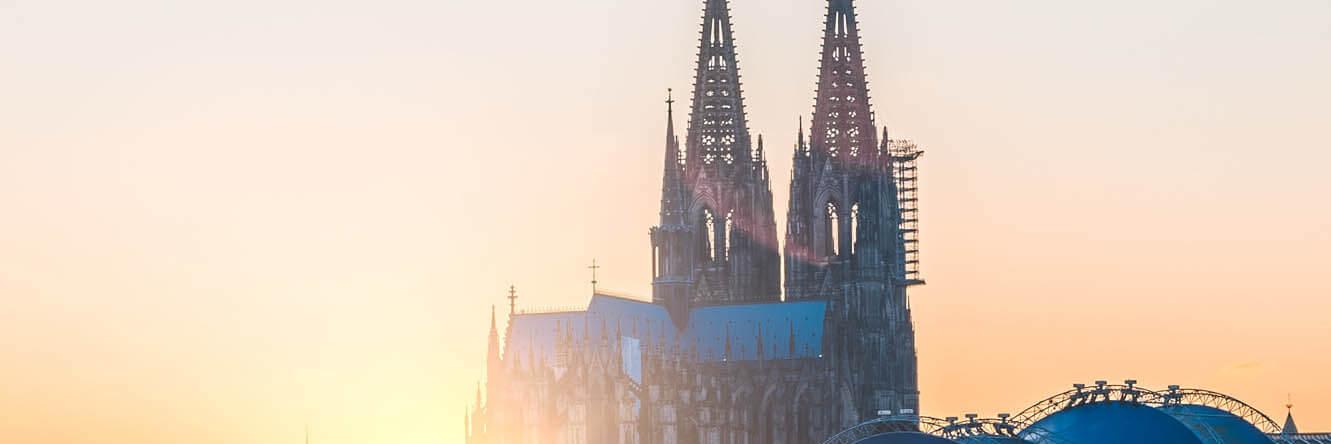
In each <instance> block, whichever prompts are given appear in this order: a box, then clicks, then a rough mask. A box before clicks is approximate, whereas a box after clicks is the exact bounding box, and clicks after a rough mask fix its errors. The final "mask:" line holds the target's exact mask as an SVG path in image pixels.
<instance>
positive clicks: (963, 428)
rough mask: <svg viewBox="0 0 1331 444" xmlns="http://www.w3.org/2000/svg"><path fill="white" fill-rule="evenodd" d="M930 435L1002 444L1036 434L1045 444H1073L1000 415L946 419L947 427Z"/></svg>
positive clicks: (1041, 429)
mask: <svg viewBox="0 0 1331 444" xmlns="http://www.w3.org/2000/svg"><path fill="white" fill-rule="evenodd" d="M928 433H930V434H932V435H935V436H938V437H941V438H947V439H950V440H953V441H961V440H967V439H968V440H973V441H975V442H981V443H983V442H990V441H992V442H1001V441H1002V440H1006V439H1016V440H1021V441H1027V439H1026V437H1028V436H1030V435H1032V434H1034V435H1035V436H1039V437H1041V439H1042V440H1044V441H1045V442H1052V443H1056V444H1071V443H1069V442H1068V441H1067V440H1064V439H1061V438H1059V437H1058V435H1057V434H1054V433H1053V432H1051V431H1049V430H1045V429H1044V428H1041V427H1032V426H1031V425H1030V424H1028V423H1023V422H1019V421H1016V420H1013V419H1012V418H1010V417H1006V416H1004V415H999V417H998V418H977V417H974V416H971V415H968V416H967V419H965V420H961V421H958V420H957V419H956V418H952V417H949V418H947V419H946V423H945V425H943V426H942V427H938V428H937V429H934V430H930V431H929V432H928Z"/></svg>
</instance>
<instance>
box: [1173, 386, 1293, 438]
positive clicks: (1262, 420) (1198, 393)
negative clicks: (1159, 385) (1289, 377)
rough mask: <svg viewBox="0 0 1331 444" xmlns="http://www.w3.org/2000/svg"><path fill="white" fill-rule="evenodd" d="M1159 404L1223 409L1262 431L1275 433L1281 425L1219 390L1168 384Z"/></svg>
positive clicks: (1278, 431)
mask: <svg viewBox="0 0 1331 444" xmlns="http://www.w3.org/2000/svg"><path fill="white" fill-rule="evenodd" d="M1160 396H1161V404H1160V405H1164V406H1171V405H1200V406H1205V407H1211V408H1214V409H1218V410H1223V411H1225V412H1228V413H1229V414H1231V415H1234V416H1237V417H1239V418H1243V420H1244V421H1247V422H1248V423H1249V424H1252V425H1253V426H1256V427H1257V428H1258V429H1259V430H1261V431H1262V433H1266V434H1275V433H1280V430H1281V426H1280V424H1279V423H1277V422H1276V421H1275V420H1273V419H1271V417H1270V416H1266V414H1265V413H1262V411H1261V410H1257V408H1256V407H1253V406H1251V405H1248V403H1245V402H1243V401H1240V400H1238V399H1237V398H1234V397H1232V396H1229V395H1226V394H1224V393H1220V392H1214V391H1210V390H1204V389H1191V388H1180V387H1178V386H1170V387H1169V390H1167V391H1164V392H1161V393H1160Z"/></svg>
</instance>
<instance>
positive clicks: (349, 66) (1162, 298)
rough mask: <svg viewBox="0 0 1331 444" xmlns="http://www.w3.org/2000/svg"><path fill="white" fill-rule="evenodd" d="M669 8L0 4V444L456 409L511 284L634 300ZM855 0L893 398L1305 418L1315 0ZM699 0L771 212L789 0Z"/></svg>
mask: <svg viewBox="0 0 1331 444" xmlns="http://www.w3.org/2000/svg"><path fill="white" fill-rule="evenodd" d="M700 4H701V2H695V1H684V2H630V3H621V2H612V1H608V0H588V1H579V2H541V1H534V0H514V1H509V2H460V1H443V2H440V1H424V0H412V1H390V2H380V3H376V4H373V5H370V4H367V3H358V2H346V1H322V2H314V1H308V0H281V1H265V2H259V1H252V0H241V1H235V2H226V3H216V4H205V3H181V2H166V1H158V0H127V1H123V2H114V3H103V2H88V1H75V0H55V1H43V2H32V1H26V0H9V1H0V54H3V56H0V72H2V73H4V74H0V78H3V79H5V80H6V81H5V82H0V122H2V123H0V208H3V211H2V212H0V270H4V271H3V272H2V273H0V340H3V342H4V345H5V346H4V347H0V381H2V382H0V412H4V414H3V415H0V441H14V442H61V443H64V442H71V443H72V442H77V443H123V442H137V443H176V442H182V441H184V440H191V441H195V442H219V443H221V442H227V443H231V442H252V443H290V442H300V441H301V440H302V439H303V433H304V426H305V424H309V425H310V428H311V430H312V432H313V438H314V439H313V442H317V443H353V442H391V443H411V444H415V443H437V442H457V441H460V440H461V436H462V430H461V429H462V424H461V422H462V414H463V406H464V405H466V404H469V403H470V401H471V400H472V397H473V396H474V390H475V387H476V382H477V381H478V380H479V379H480V378H482V377H483V365H484V347H485V334H486V331H487V328H488V321H489V318H488V315H489V307H490V306H491V305H498V306H500V310H501V313H502V311H503V307H504V305H505V304H506V301H505V300H504V296H505V295H506V290H507V288H508V285H510V284H515V285H517V288H518V292H519V295H520V299H519V300H518V303H519V305H521V306H522V307H528V308H533V307H540V306H568V305H580V304H585V302H586V299H587V297H588V296H589V292H590V288H589V284H588V283H587V280H588V278H589V276H588V274H587V270H586V269H585V267H586V266H587V265H588V263H589V262H590V261H591V260H592V258H598V260H599V263H600V264H601V265H602V266H603V267H604V268H601V269H600V276H599V279H600V282H601V284H600V287H601V288H603V289H611V290H615V291H619V292H624V293H627V294H632V295H634V296H637V297H640V298H647V297H649V296H650V288H649V283H650V275H649V272H650V256H649V248H648V240H647V234H646V233H647V229H648V227H650V226H651V225H652V224H653V222H654V221H655V219H656V216H657V206H658V201H657V199H658V198H659V191H660V190H659V187H660V177H659V176H658V175H659V174H660V164H661V156H662V151H663V148H664V147H663V145H662V142H663V141H662V138H663V137H662V133H663V130H664V123H665V122H664V118H665V116H664V115H665V105H664V103H662V102H663V101H664V99H665V90H666V88H674V90H675V92H676V98H677V99H682V100H687V97H686V95H687V92H686V91H688V90H689V86H690V85H691V81H692V78H691V75H692V67H693V66H692V65H693V62H694V58H693V57H694V50H695V48H694V47H695V45H696V43H697V25H698V24H697V17H698V15H699V7H700ZM857 4H858V5H859V14H860V20H861V28H862V31H861V35H862V37H863V39H864V41H863V43H864V46H865V51H866V59H867V61H868V71H869V79H870V82H871V83H870V86H871V88H872V93H873V94H874V97H873V105H874V109H875V110H876V112H877V116H878V123H879V124H880V125H887V126H888V127H889V128H890V130H891V132H892V136H893V137H895V138H909V139H912V140H914V141H916V142H918V143H919V144H920V145H921V146H922V148H923V149H924V150H925V151H926V155H925V157H924V159H923V160H922V162H921V168H922V182H921V185H922V193H921V194H922V201H921V207H922V223H921V225H922V236H921V237H922V248H923V254H922V258H923V261H924V264H923V271H924V277H925V278H926V279H927V280H928V281H929V284H928V285H927V286H924V287H918V288H916V289H914V291H913V292H912V302H913V308H914V316H915V319H916V322H917V332H918V347H919V355H920V382H921V386H922V388H921V391H922V405H923V410H924V413H925V414H930V415H935V416H945V415H955V414H960V413H964V412H970V411H976V412H980V413H983V414H993V413H997V412H1002V411H1007V412H1015V411H1017V410H1020V409H1022V408H1024V407H1025V406H1027V405H1029V404H1030V403H1032V402H1034V401H1037V400H1038V399H1040V398H1042V397H1044V396H1046V395H1049V394H1052V393H1054V392H1056V391H1060V390H1063V389H1065V388H1067V387H1068V386H1070V384H1072V383H1073V382H1090V381H1091V380H1093V379H1109V380H1121V379H1124V378H1136V379H1139V380H1141V383H1142V384H1143V385H1145V386H1149V387H1164V386H1166V385H1168V384H1183V385H1187V386H1197V387H1203V388H1210V389H1215V390H1219V391H1222V392H1226V393H1229V394H1232V395H1235V396H1237V397H1239V398H1241V399H1244V400H1245V401H1248V402H1251V403H1253V404H1254V405H1256V406H1257V407H1258V408H1260V409H1262V410H1264V411H1265V412H1266V413H1267V414H1269V415H1271V416H1280V417H1283V414H1284V412H1283V404H1284V403H1285V400H1286V396H1287V394H1290V393H1292V394H1293V398H1294V402H1295V404H1296V405H1297V407H1296V417H1297V418H1298V420H1299V422H1300V426H1301V428H1302V429H1304V430H1308V431H1316V430H1331V381H1328V380H1327V379H1326V378H1325V373H1326V369H1328V368H1331V300H1329V299H1328V297H1327V296H1329V295H1331V283H1328V281H1327V280H1326V279H1325V275H1326V270H1325V268H1326V264H1327V263H1328V258H1329V255H1331V253H1328V251H1331V206H1329V205H1327V204H1326V200H1327V196H1328V195H1331V180H1328V179H1327V177H1326V174H1325V170H1326V165H1328V164H1331V150H1328V148H1331V135H1328V133H1327V131H1326V126H1327V119H1328V112H1327V105H1326V104H1327V103H1331V85H1329V84H1328V82H1327V81H1326V80H1325V79H1327V78H1331V58H1328V57H1326V54H1331V27H1328V26H1327V22H1328V20H1327V19H1328V18H1331V4H1328V3H1327V2H1324V1H1316V0H1291V1H1287V2H1281V3H1280V4H1277V5H1272V4H1255V3H1249V2H1238V1H1220V2H1216V1H1201V0H1195V1H1194V0H1187V1H1177V2H1170V3H1169V4H1159V3H1158V2H1147V1H1144V0H1131V1H1123V2H1114V3H1107V4H1094V5H1088V4H1074V3H1068V2H1056V1H1052V0H1031V1H1023V2H983V1H946V2H943V1H925V0H913V1H911V0H901V1H896V0H893V1H887V0H878V1H870V0H860V1H858V2H857ZM731 5H732V6H731V7H732V11H733V15H734V21H735V32H736V35H737V39H738V43H739V52H740V54H739V57H740V61H739V63H740V69H741V74H742V75H743V76H744V77H743V78H744V81H745V98H746V99H747V103H746V108H747V111H748V113H749V120H750V122H751V129H752V131H753V133H754V135H755V136H756V135H758V134H763V136H764V139H765V141H766V146H767V150H768V155H769V158H770V160H771V172H772V177H773V180H774V192H775V203H776V212H777V215H778V226H781V227H784V225H783V224H784V212H785V204H786V197H787V189H786V186H787V185H788V183H789V182H788V181H789V173H788V172H789V167H790V152H791V151H790V150H791V144H792V143H793V141H794V135H795V132H796V130H797V128H796V125H797V123H796V122H797V119H798V118H799V116H805V119H806V121H807V119H808V114H809V112H810V111H811V107H812V97H813V88H814V82H815V78H814V76H815V74H816V66H817V46H818V40H819V35H820V27H821V21H822V10H823V2H821V1H795V0H769V1H763V2H758V1H755V0H733V1H732V2H731ZM676 105H677V106H679V105H680V104H676ZM676 112H677V114H678V115H677V116H676V119H677V120H676V125H683V124H684V121H685V120H684V117H683V114H682V112H681V110H680V109H677V110H676ZM682 130H683V128H682V126H681V127H680V131H681V132H682ZM501 321H502V318H501ZM501 328H502V326H501Z"/></svg>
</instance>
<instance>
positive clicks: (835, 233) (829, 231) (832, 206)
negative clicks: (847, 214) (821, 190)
mask: <svg viewBox="0 0 1331 444" xmlns="http://www.w3.org/2000/svg"><path fill="white" fill-rule="evenodd" d="M838 213H839V212H838V211H837V206H836V203H835V202H830V201H829V202H827V217H826V219H824V221H825V223H824V224H823V226H824V227H825V228H824V229H823V233H824V236H823V242H824V244H823V253H824V255H825V256H827V257H835V256H837V255H838V254H840V253H841V215H840V214H838Z"/></svg>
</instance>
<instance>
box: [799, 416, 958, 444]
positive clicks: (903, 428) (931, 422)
mask: <svg viewBox="0 0 1331 444" xmlns="http://www.w3.org/2000/svg"><path fill="white" fill-rule="evenodd" d="M946 425H947V423H946V422H944V421H943V420H941V419H938V418H930V417H927V416H924V417H922V416H883V417H879V418H874V419H871V420H868V421H865V422H862V423H860V424H859V425H856V426H854V427H851V428H849V429H846V430H843V431H841V433H837V434H836V435H833V436H832V437H831V438H827V440H826V441H823V444H853V443H855V442H859V441H860V440H863V439H865V438H868V437H870V436H878V435H882V434H885V433H900V432H917V433H918V432H923V433H932V432H933V431H936V430H939V429H941V428H942V427H944V426H946Z"/></svg>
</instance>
